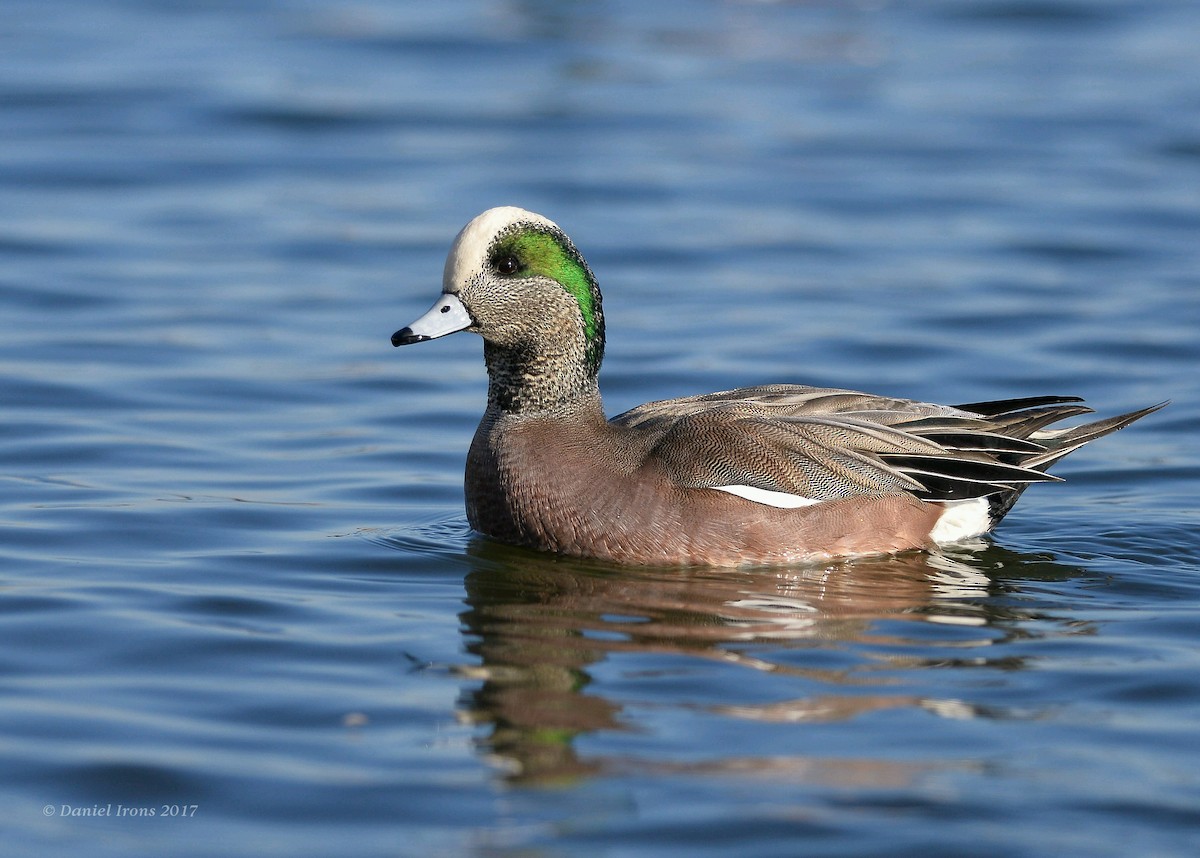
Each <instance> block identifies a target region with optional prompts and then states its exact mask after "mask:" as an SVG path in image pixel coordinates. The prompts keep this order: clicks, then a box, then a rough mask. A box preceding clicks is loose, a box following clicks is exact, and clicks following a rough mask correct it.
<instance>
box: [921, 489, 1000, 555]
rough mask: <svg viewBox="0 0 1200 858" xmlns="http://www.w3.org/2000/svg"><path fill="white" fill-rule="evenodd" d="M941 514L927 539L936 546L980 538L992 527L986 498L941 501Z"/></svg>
mask: <svg viewBox="0 0 1200 858" xmlns="http://www.w3.org/2000/svg"><path fill="white" fill-rule="evenodd" d="M941 504H942V507H943V509H942V514H941V515H940V516H939V517H938V520H937V524H935V525H934V526H933V530H932V531H931V532H930V534H929V537H930V538H931V539H932V540H933V541H934V542H936V543H937V544H938V545H945V544H946V543H948V542H959V541H961V540H963V539H970V538H971V537H973V536H981V535H982V534H984V533H987V532H988V529H989V528H990V527H991V526H992V519H991V516H990V515H988V501H987V498H971V499H970V500H960V501H942V502H941Z"/></svg>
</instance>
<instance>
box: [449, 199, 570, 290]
mask: <svg viewBox="0 0 1200 858" xmlns="http://www.w3.org/2000/svg"><path fill="white" fill-rule="evenodd" d="M514 223H531V224H539V225H541V226H547V227H551V228H553V229H558V225H557V224H556V223H554V221H552V220H549V219H548V218H545V217H542V216H541V215H540V214H535V213H534V212H527V211H525V209H519V208H517V207H516V206H499V207H497V208H494V209H488V210H487V211H485V212H484V213H483V214H481V215H477V216H476V217H475V218H474V219H473V220H472V221H471V222H470V223H468V224H467V225H466V226H464V227H463V228H462V230H461V231H460V232H459V234H458V237H457V238H455V239H454V244H453V245H451V246H450V253H449V254H448V255H447V256H446V267H445V269H444V270H443V271H442V291H443V292H450V293H452V294H453V293H455V292H457V291H458V290H459V287H460V286H462V284H463V283H465V282H466V281H467V280H469V279H470V278H472V277H474V276H475V275H476V274H478V273H479V272H480V271H482V270H483V264H484V257H485V255H486V254H487V251H488V248H489V247H491V246H492V241H493V240H494V239H495V238H496V236H497V235H498V234H499V233H501V232H503V231H504V230H506V229H508V228H509V227H510V226H512V225H513V224H514Z"/></svg>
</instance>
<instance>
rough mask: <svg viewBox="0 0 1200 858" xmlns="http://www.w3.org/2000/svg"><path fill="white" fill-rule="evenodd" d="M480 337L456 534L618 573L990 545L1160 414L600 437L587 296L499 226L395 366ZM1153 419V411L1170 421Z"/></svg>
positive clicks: (753, 411)
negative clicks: (1103, 448) (1080, 452)
mask: <svg viewBox="0 0 1200 858" xmlns="http://www.w3.org/2000/svg"><path fill="white" fill-rule="evenodd" d="M456 331H473V332H474V333H477V334H479V335H480V336H482V337H483V354H484V360H485V361H486V363H487V371H488V400H487V411H486V412H484V415H483V421H482V422H481V423H480V424H479V429H478V430H477V431H476V433H475V439H474V441H473V442H472V443H471V450H470V452H469V453H468V455H467V469H466V501H467V518H468V520H469V521H470V523H471V526H472V527H474V528H475V529H476V530H477V531H479V532H481V533H484V534H486V535H488V536H491V537H493V538H495V539H498V540H500V541H503V542H509V543H514V544H518V545H526V546H531V547H533V548H539V549H544V550H548V551H556V552H560V553H562V554H568V555H575V556H579V557H596V558H602V559H605V560H610V561H615V562H618V563H631V564H703V565H712V566H736V565H744V564H774V563H794V562H809V561H817V560H825V559H829V558H834V557H849V556H854V555H865V554H884V553H890V552H895V551H902V550H906V549H929V548H932V547H934V546H936V545H939V544H944V543H950V542H955V541H958V540H962V539H967V538H970V537H974V536H978V535H980V534H982V533H985V532H986V531H988V530H990V529H991V528H992V527H993V526H994V525H995V524H996V523H997V522H998V521H999V520H1000V519H1001V518H1002V517H1003V516H1004V514H1005V513H1006V512H1008V510H1009V508H1010V507H1012V505H1013V503H1014V502H1016V500H1017V497H1018V496H1019V495H1020V494H1021V492H1022V491H1024V489H1025V488H1026V487H1027V486H1028V485H1029V484H1030V483H1036V482H1043V481H1047V480H1056V479H1057V478H1056V477H1051V476H1049V475H1048V474H1046V469H1047V468H1048V467H1049V466H1050V465H1052V464H1053V463H1054V462H1056V461H1058V460H1059V459H1061V458H1062V457H1063V456H1065V455H1067V454H1068V453H1070V452H1071V451H1072V450H1075V449H1078V448H1079V447H1081V446H1083V445H1084V444H1086V443H1087V442H1089V441H1092V440H1094V439H1096V438H1099V437H1100V436H1102V435H1106V434H1108V433H1109V432H1112V431H1114V430H1117V429H1120V428H1122V427H1123V426H1127V425H1129V424H1130V423H1132V422H1133V421H1135V420H1137V419H1139V418H1141V417H1144V416H1145V415H1147V414H1149V413H1150V412H1152V411H1155V410H1157V409H1158V408H1161V407H1162V405H1157V406H1153V407H1150V408H1144V409H1142V410H1140V411H1133V412H1130V413H1128V414H1122V415H1120V416H1118V417H1110V418H1108V419H1107V420H1099V421H1096V422H1093V423H1086V424H1083V425H1080V426H1073V427H1069V428H1065V429H1047V428H1046V427H1047V426H1048V425H1050V424H1052V423H1055V422H1056V421H1058V420H1061V419H1063V418H1065V417H1070V416H1074V415H1078V414H1087V413H1091V409H1090V408H1087V407H1085V406H1083V405H1080V404H1078V403H1079V402H1080V401H1081V400H1080V399H1079V398H1078V397H1071V396H1037V397H1031V398H1026V399H1010V400H1002V401H998V402H976V403H972V404H968V405H957V406H947V405H932V404H929V403H924V402H913V401H910V400H904V399H892V398H890V397H883V396H872V395H869V394H865V393H856V392H853V391H848V390H831V389H825V388H815V387H805V386H801V385H791V384H774V385H766V386H762V387H745V388H740V389H738V390H729V391H725V392H722V393H710V394H707V395H704V396H690V397H686V398H683V399H670V400H664V401H661V402H651V403H649V404H646V405H642V406H640V407H638V408H634V409H633V410H631V411H627V412H625V413H624V414H621V415H619V416H617V417H614V418H612V419H611V420H606V419H605V417H604V411H603V407H602V405H601V402H600V390H599V388H598V387H597V383H596V375H597V372H598V371H599V369H600V361H601V358H602V357H603V355H604V314H603V312H602V310H601V304H600V290H599V288H598V287H597V285H596V279H595V277H594V276H593V275H592V272H591V269H589V268H588V265H587V263H586V262H585V261H584V259H583V256H581V255H580V253H579V251H578V250H576V249H575V246H574V244H572V243H571V240H570V239H569V238H568V237H567V236H566V234H565V233H563V231H562V230H561V229H559V227H558V226H557V225H556V224H554V223H553V222H551V221H549V220H547V219H546V218H544V217H542V216H541V215H537V214H533V213H532V212H527V211H523V210H522V209H518V208H511V207H504V208H494V209H491V210H489V211H486V212H484V213H483V214H481V215H479V216H478V217H476V218H475V219H474V220H472V221H471V222H470V223H468V224H467V225H466V226H465V227H464V228H463V230H462V232H460V233H459V234H458V237H457V238H456V239H455V240H454V245H453V246H452V247H451V248H450V254H449V256H448V257H447V259H446V267H445V272H444V274H443V278H442V295H441V297H440V298H439V299H438V301H437V303H435V304H434V305H433V308H432V309H430V311H429V312H428V313H426V314H425V315H423V316H422V317H421V318H419V319H417V321H415V322H413V323H412V324H411V325H409V326H408V327H406V328H402V329H401V330H399V331H397V332H396V333H395V334H393V335H392V344H393V345H396V346H402V345H408V344H410V343H419V342H424V341H425V340H431V339H434V338H436V337H441V336H445V335H446V334H452V333H454V332H456ZM1163 404H1165V403H1163Z"/></svg>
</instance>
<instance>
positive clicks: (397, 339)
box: [392, 328, 433, 346]
mask: <svg viewBox="0 0 1200 858" xmlns="http://www.w3.org/2000/svg"><path fill="white" fill-rule="evenodd" d="M432 339H433V337H427V336H425V335H424V334H414V333H413V329H412V328H401V329H400V330H398V331H396V333H394V334H392V345H394V346H410V345H412V344H413V343H423V342H425V341H426V340H432Z"/></svg>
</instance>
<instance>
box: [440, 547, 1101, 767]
mask: <svg viewBox="0 0 1200 858" xmlns="http://www.w3.org/2000/svg"><path fill="white" fill-rule="evenodd" d="M472 564H473V567H474V568H473V570H472V571H471V572H470V573H469V574H468V576H467V579H466V588H467V599H466V603H467V605H468V609H467V610H466V611H465V612H464V613H463V614H462V620H463V623H464V627H465V633H466V635H467V638H468V642H467V647H468V650H469V651H470V652H471V653H473V654H474V655H476V656H477V657H478V658H479V659H480V665H479V666H478V667H477V668H471V669H469V670H468V672H469V673H471V674H472V675H475V676H477V677H478V678H479V679H481V680H482V684H481V685H480V686H479V687H478V688H477V689H476V690H474V691H471V692H469V694H468V696H467V697H466V698H465V699H464V701H463V704H462V705H463V714H464V716H465V717H466V718H468V719H470V720H472V721H474V722H476V723H480V724H487V725H490V726H491V732H490V735H488V736H487V738H486V739H485V741H484V744H485V746H486V752H487V753H488V754H489V755H490V756H491V757H492V758H493V759H494V760H495V761H496V762H497V763H498V764H499V765H501V766H502V767H503V768H504V769H505V770H506V771H507V772H509V776H510V777H511V778H513V779H514V780H521V781H538V782H542V781H547V780H552V779H561V778H571V777H577V776H580V775H586V774H588V773H589V772H592V771H595V770H597V769H602V768H603V769H608V768H613V767H616V768H630V767H633V768H636V767H637V766H638V765H640V764H639V763H638V761H636V760H628V759H625V760H611V759H585V758H582V757H580V756H579V755H577V753H576V751H575V749H574V747H573V740H574V738H575V737H576V736H578V735H580V734H582V733H589V732H594V731H604V730H623V729H629V728H630V725H629V724H628V723H626V721H623V719H622V704H621V703H620V702H618V700H617V699H610V696H608V695H606V694H604V693H602V692H598V691H595V690H592V689H590V688H589V685H590V684H591V677H590V675H589V666H594V665H597V663H599V662H601V661H603V660H605V659H607V658H609V657H610V656H614V657H615V654H620V653H636V654H643V655H645V654H653V655H656V656H663V655H666V656H670V655H679V656H684V657H686V658H688V659H704V660H712V661H716V662H721V663H723V664H730V665H736V666H739V667H743V668H747V669H751V670H756V671H767V672H772V673H780V674H785V675H788V676H790V677H794V678H795V679H797V680H799V684H801V685H802V686H804V687H807V686H811V687H812V689H813V693H811V694H810V695H808V696H804V697H802V698H799V699H785V700H776V701H772V702H770V703H762V702H755V701H752V700H739V687H738V684H737V683H732V684H730V685H729V686H728V687H726V688H723V689H722V691H723V693H722V699H721V702H720V703H715V704H714V703H708V704H700V703H693V702H690V701H687V700H681V701H680V704H679V705H681V706H685V707H686V706H702V707H703V708H704V709H705V711H707V712H710V713H715V714H718V715H722V716H726V717H731V718H736V719H751V720H758V721H769V722H796V723H803V722H828V721H842V720H847V719H850V718H854V717H856V716H858V715H860V714H862V713H864V712H869V711H874V710H880V709H887V708H895V707H920V708H922V709H924V710H926V711H929V712H932V713H934V714H936V715H940V716H944V717H951V718H971V717H979V716H986V715H988V714H990V713H988V712H986V711H982V710H980V709H979V708H978V707H976V706H973V705H971V704H969V703H966V702H963V701H959V700H954V699H930V698H928V697H923V696H921V695H919V694H913V693H908V692H906V691H905V686H906V685H907V683H904V682H902V681H900V680H898V679H897V674H898V673H899V672H902V671H907V670H912V669H919V668H922V667H946V666H960V667H961V666H972V665H979V666H983V667H988V666H992V667H1002V668H1003V669H1014V668H1018V667H1020V662H1019V659H1012V658H1005V657H1004V656H1002V655H1001V654H1000V653H997V654H996V656H994V657H993V656H992V652H994V650H993V649H991V648H993V647H995V645H996V644H997V643H1000V642H1003V641H1005V640H1008V639H1011V638H1013V637H1017V636H1020V635H1021V634H1022V631H1021V630H1022V628H1023V626H1025V625H1027V624H1026V623H1025V622H1024V621H1025V620H1028V619H1029V618H1030V617H1029V615H1028V614H1027V613H1025V612H1023V611H1022V609H1021V608H1020V607H1019V606H1020V602H1019V601H1016V600H1006V599H1005V597H1004V593H1003V592H1000V591H1001V590H1003V585H1001V584H998V583H996V582H997V581H998V580H1001V577H1002V579H1003V580H1012V578H1013V577H1014V570H1023V572H1022V571H1018V572H1016V573H1015V574H1016V576H1017V577H1021V578H1024V577H1053V578H1062V577H1069V576H1071V575H1074V574H1077V573H1078V570H1073V569H1069V568H1066V567H1062V566H1058V565H1056V564H1054V563H1052V562H1050V561H1048V560H1047V559H1046V558H1040V557H1020V556H1017V555H1014V554H1012V553H1011V552H1006V551H1003V550H1002V549H999V548H995V547H987V548H986V549H983V548H982V547H981V549H980V550H978V551H976V552H975V553H972V554H969V555H964V556H960V557H950V556H945V555H925V554H911V555H906V556H900V557H888V558H879V559H874V560H866V561H857V562H854V563H843V564H837V565H832V566H827V567H821V568H788V569H758V570H735V571H731V570H697V569H669V570H645V569H637V570H630V569H614V568H612V567H603V566H598V565H588V564H585V563H580V562H577V561H567V560H560V559H558V558H554V557H548V556H543V555H538V554H535V553H532V552H527V551H524V550H520V549H510V548H506V547H503V546H498V545H495V544H492V543H489V542H484V541H479V542H477V543H474V544H473V545H472ZM997 570H1003V576H997V575H996V574H994V573H995V572H996V571H997ZM929 624H937V625H938V626H939V629H938V630H936V633H935V634H931V631H934V630H932V629H931V626H930V625H929ZM931 639H932V640H933V642H932V643H931ZM1003 649H1004V648H1003V647H1001V650H1003ZM654 661H656V663H657V662H660V661H661V659H657V660H654ZM632 664H633V665H635V666H634V667H633V670H634V671H639V670H642V669H644V664H645V660H644V661H643V662H642V667H639V666H638V665H639V663H638V662H636V661H635V662H632ZM651 669H653V668H651ZM661 678H662V679H664V680H666V681H670V679H671V677H661ZM646 679H647V677H646V676H637V677H633V678H632V679H631V681H646ZM797 684H798V683H797V682H789V683H787V687H789V688H791V689H792V690H793V692H794V690H795V687H796V685H797ZM612 696H613V697H617V696H618V695H617V694H614V695H612ZM713 766H720V767H724V768H725V769H726V770H737V771H745V770H747V769H748V768H756V769H757V770H758V771H761V772H766V773H773V774H777V773H778V772H779V770H780V768H781V767H782V768H784V769H788V770H794V769H796V768H800V769H803V773H804V776H805V777H809V778H815V777H819V776H821V775H820V773H819V772H814V771H813V767H814V766H818V767H819V763H818V762H817V761H815V760H811V759H795V758H793V759H788V758H780V757H771V758H770V759H757V760H747V759H726V760H723V761H721V762H719V763H713V762H709V763H706V764H705V767H706V768H712V767H713ZM827 768H828V769H829V770H830V771H831V772H832V771H833V770H834V769H836V772H837V774H836V776H835V777H836V778H837V779H838V780H839V781H842V780H844V779H845V778H846V777H848V776H852V775H853V773H854V772H859V773H861V774H862V776H863V777H864V778H867V779H869V780H870V781H871V782H874V783H882V782H895V781H896V779H897V778H901V779H903V778H905V777H907V774H906V773H905V769H906V767H905V766H903V765H900V766H897V765H896V764H894V763H891V764H888V763H883V762H873V761H862V760H852V761H847V760H842V761H839V762H838V764H837V765H836V766H828V767H827ZM830 776H833V775H830Z"/></svg>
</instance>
